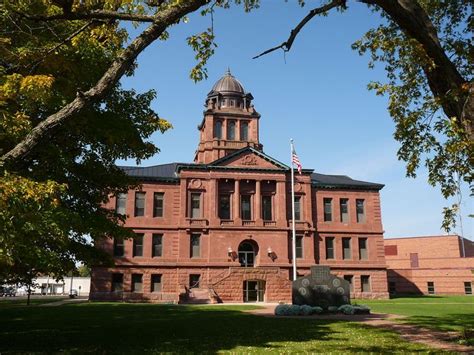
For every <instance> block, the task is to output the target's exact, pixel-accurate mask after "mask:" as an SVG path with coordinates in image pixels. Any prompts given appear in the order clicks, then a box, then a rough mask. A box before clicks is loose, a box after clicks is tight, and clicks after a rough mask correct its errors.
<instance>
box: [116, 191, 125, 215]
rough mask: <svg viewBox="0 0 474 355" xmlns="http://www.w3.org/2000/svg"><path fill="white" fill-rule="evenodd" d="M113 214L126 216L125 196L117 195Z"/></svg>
mask: <svg viewBox="0 0 474 355" xmlns="http://www.w3.org/2000/svg"><path fill="white" fill-rule="evenodd" d="M115 212H117V213H118V214H127V194H118V195H117V199H116V201H115Z"/></svg>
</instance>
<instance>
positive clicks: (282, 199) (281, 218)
mask: <svg viewBox="0 0 474 355" xmlns="http://www.w3.org/2000/svg"><path fill="white" fill-rule="evenodd" d="M274 203H275V206H274V209H275V221H276V223H277V225H278V226H282V227H286V223H287V222H286V190H285V181H277V182H276V194H275V200H274Z"/></svg>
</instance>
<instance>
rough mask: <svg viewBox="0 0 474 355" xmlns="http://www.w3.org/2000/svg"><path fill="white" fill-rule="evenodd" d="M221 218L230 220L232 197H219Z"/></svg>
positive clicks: (224, 195) (221, 195)
mask: <svg viewBox="0 0 474 355" xmlns="http://www.w3.org/2000/svg"><path fill="white" fill-rule="evenodd" d="M219 218H220V219H230V195H229V194H220V195H219Z"/></svg>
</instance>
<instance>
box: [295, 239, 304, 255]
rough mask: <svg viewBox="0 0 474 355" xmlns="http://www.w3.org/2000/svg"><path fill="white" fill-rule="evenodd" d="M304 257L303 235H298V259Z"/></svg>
mask: <svg viewBox="0 0 474 355" xmlns="http://www.w3.org/2000/svg"><path fill="white" fill-rule="evenodd" d="M302 258H303V236H302V235H297V236H296V259H302Z"/></svg>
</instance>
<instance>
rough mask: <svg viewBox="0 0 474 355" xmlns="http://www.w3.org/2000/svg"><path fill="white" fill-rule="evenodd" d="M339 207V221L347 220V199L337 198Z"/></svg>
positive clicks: (344, 221)
mask: <svg viewBox="0 0 474 355" xmlns="http://www.w3.org/2000/svg"><path fill="white" fill-rule="evenodd" d="M339 209H340V212H341V222H343V223H348V222H349V200H348V199H347V198H341V199H340V200H339Z"/></svg>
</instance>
